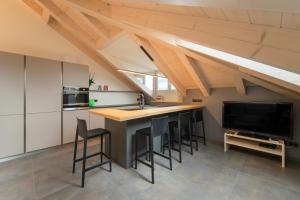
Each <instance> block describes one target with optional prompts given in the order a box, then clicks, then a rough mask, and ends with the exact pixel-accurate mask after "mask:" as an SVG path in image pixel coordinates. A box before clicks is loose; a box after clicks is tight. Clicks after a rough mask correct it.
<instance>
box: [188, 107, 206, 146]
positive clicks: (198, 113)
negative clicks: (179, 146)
mask: <svg viewBox="0 0 300 200" xmlns="http://www.w3.org/2000/svg"><path fill="white" fill-rule="evenodd" d="M191 122H192V130H193V134H192V136H193V137H194V138H196V139H198V138H199V139H203V144H204V145H206V135H205V129H204V118H203V110H202V109H196V110H193V116H192V118H191ZM197 124H201V128H202V135H201V134H197V131H196V130H197V128H196V127H197ZM197 141H198V140H197ZM196 149H198V142H197V143H196Z"/></svg>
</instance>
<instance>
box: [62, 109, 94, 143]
mask: <svg viewBox="0 0 300 200" xmlns="http://www.w3.org/2000/svg"><path fill="white" fill-rule="evenodd" d="M76 118H80V119H85V120H86V123H87V128H88V129H89V113H88V110H70V111H64V112H63V143H64V144H67V143H70V142H74V141H75V133H76V127H77V119H76Z"/></svg>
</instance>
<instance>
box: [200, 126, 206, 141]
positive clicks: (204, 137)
mask: <svg viewBox="0 0 300 200" xmlns="http://www.w3.org/2000/svg"><path fill="white" fill-rule="evenodd" d="M201 126H202V132H203V143H204V145H206V135H205V129H204V121H202V123H201Z"/></svg>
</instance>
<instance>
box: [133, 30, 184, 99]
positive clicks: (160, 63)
mask: <svg viewBox="0 0 300 200" xmlns="http://www.w3.org/2000/svg"><path fill="white" fill-rule="evenodd" d="M133 37H134V38H135V39H134V40H135V41H136V42H137V43H138V45H139V46H143V47H144V48H145V49H146V50H147V51H148V53H149V54H150V55H151V56H152V57H153V59H154V61H153V62H154V63H155V65H156V66H157V68H158V69H159V70H160V71H161V72H162V73H163V74H164V75H165V76H166V77H167V78H168V80H169V81H170V82H171V83H172V84H173V85H174V86H175V87H176V89H177V91H178V92H179V93H180V94H181V95H182V96H185V95H186V89H185V88H184V87H183V86H182V84H181V83H180V80H179V79H178V78H177V76H176V75H174V74H173V72H172V71H171V70H170V69H169V67H170V66H168V64H167V63H166V62H165V61H164V59H163V58H162V57H161V55H160V53H159V52H158V51H159V50H158V48H157V47H155V46H154V45H153V44H151V43H150V42H149V41H148V40H146V39H144V38H142V37H139V36H135V35H133Z"/></svg>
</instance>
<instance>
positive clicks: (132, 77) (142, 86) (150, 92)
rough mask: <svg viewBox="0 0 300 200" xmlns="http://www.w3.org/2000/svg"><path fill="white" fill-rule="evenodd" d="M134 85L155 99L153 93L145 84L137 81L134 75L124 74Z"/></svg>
mask: <svg viewBox="0 0 300 200" xmlns="http://www.w3.org/2000/svg"><path fill="white" fill-rule="evenodd" d="M124 75H125V76H127V77H128V78H129V79H130V80H131V81H132V82H133V83H135V84H136V85H137V86H138V87H139V88H140V89H141V90H142V91H143V92H144V93H145V94H147V95H148V96H149V97H151V98H152V99H154V94H153V91H152V90H150V89H148V88H147V87H146V86H145V85H144V84H142V83H141V82H140V81H139V80H137V79H136V77H135V76H133V75H132V74H128V73H124Z"/></svg>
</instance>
